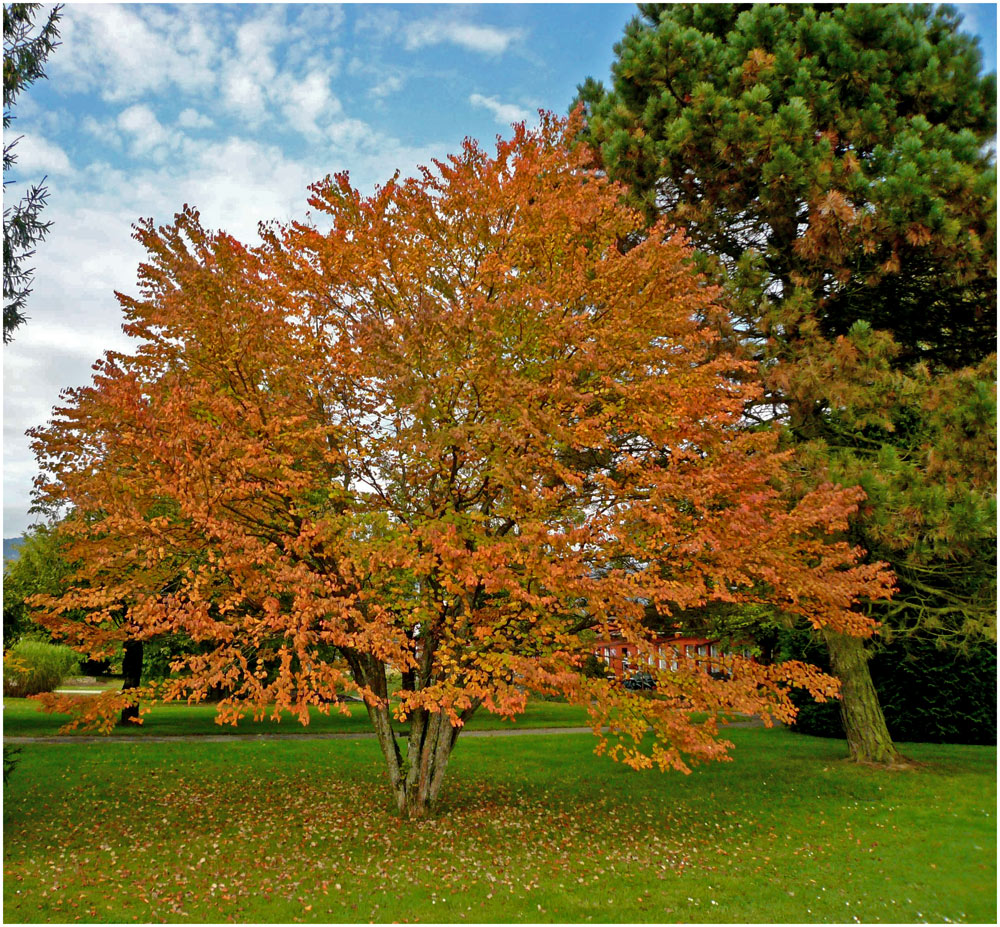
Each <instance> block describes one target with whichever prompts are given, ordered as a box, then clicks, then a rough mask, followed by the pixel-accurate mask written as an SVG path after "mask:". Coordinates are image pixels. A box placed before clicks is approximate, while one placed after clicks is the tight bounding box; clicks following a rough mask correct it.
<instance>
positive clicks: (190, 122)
mask: <svg viewBox="0 0 1000 927" xmlns="http://www.w3.org/2000/svg"><path fill="white" fill-rule="evenodd" d="M177 125H179V126H183V127H184V128H185V129H208V128H211V127H212V126H213V125H215V123H214V122H212V120H211V119H209V118H208V116H206V115H205V114H204V113H202V112H199V111H198V110H196V109H192V108H191V107H190V106H189V107H188V108H187V109H184V110H181V112H180V114H179V115H178V116H177Z"/></svg>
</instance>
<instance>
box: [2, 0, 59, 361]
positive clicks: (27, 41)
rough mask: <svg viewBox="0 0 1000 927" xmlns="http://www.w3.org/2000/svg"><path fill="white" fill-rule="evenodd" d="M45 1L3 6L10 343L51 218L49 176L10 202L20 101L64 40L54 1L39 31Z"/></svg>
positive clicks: (5, 275)
mask: <svg viewBox="0 0 1000 927" xmlns="http://www.w3.org/2000/svg"><path fill="white" fill-rule="evenodd" d="M39 9H40V4H37V3H10V4H4V8H3V130H4V146H3V174H4V180H3V186H4V203H5V206H4V211H3V340H4V343H5V344H6V343H7V342H8V341H10V339H11V337H12V336H13V332H14V329H15V328H17V327H18V326H19V325H20V324H21V323H22V322H24V321H25V315H24V308H25V304H26V302H27V299H28V295H29V294H30V293H31V279H32V274H33V269H32V268H30V267H27V266H26V262H27V261H29V260H30V259H31V258H32V257H33V256H34V253H35V245H36V244H37V243H38V242H40V241H42V240H43V239H44V238H45V235H46V233H47V232H48V230H49V227H50V225H51V222H42V221H41V219H40V218H39V215H40V213H41V211H42V208H43V207H44V206H45V201H46V199H47V197H48V190H47V189H46V187H45V181H44V178H43V180H42V182H41V183H38V184H35V185H33V186H29V187H28V188H27V191H26V192H25V194H24V196H23V197H22V198H21V199H20V200H19V201H18V202H17V203H15V204H14V205H12V206H7V205H6V202H7V185H8V183H9V181H8V180H7V172H8V171H9V170H11V169H13V167H14V165H15V163H16V162H17V157H16V155H15V153H14V146H15V145H16V144H17V141H18V139H17V138H16V137H15V138H12V139H11V140H10V141H8V130H9V129H10V126H11V123H12V122H13V120H14V113H13V109H14V103H15V101H16V100H17V97H18V96H19V95H20V93H21V92H22V91H23V90H25V89H26V88H27V87H29V86H31V84H33V83H34V82H35V81H36V80H38V79H39V78H42V77H44V76H45V71H44V68H43V66H44V64H45V59H46V58H47V57H48V56H49V54H50V52H51V51H52V50H53V49H54V48H55V47H56V46H57V45H58V44H59V42H57V41H56V40H57V39H58V37H59V29H58V25H57V24H58V22H59V14H60V11H61V10H62V7H61V6H56V7H54V8H53V9H52V10H51V12H50V13H49V15H48V17H47V19H46V21H45V24H44V25H43V26H41V28H39V29H38V30H37V32H36V30H35V24H34V18H35V14H36V13H37V11H38V10H39Z"/></svg>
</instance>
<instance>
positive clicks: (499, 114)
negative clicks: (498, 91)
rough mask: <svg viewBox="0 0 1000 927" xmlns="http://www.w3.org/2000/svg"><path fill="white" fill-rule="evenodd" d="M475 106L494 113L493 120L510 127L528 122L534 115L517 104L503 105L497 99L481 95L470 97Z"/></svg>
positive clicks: (474, 94)
mask: <svg viewBox="0 0 1000 927" xmlns="http://www.w3.org/2000/svg"><path fill="white" fill-rule="evenodd" d="M469 102H470V103H471V104H472V105H473V106H478V107H481V108H482V109H487V110H489V111H490V112H491V113H493V118H494V119H496V121H497V122H499V123H501V124H502V125H505V126H509V125H510V124H511V123H512V122H526V121H527V120H528V119H530V118H531V116H532V113H531V112H530V111H529V110H526V109H524V108H522V107H520V106H518V105H517V104H516V103H501V102H500V100H498V99H497V98H496V97H484V96H483V95H482V94H481V93H473V94H472V95H471V96H470V97H469Z"/></svg>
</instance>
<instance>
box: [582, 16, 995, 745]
mask: <svg viewBox="0 0 1000 927" xmlns="http://www.w3.org/2000/svg"><path fill="white" fill-rule="evenodd" d="M960 23H961V18H960V16H959V15H958V14H957V13H956V12H955V10H954V9H952V8H950V7H947V6H943V7H938V8H934V7H931V6H929V5H928V6H913V5H880V4H871V5H869V4H857V5H854V4H832V5H831V4H824V5H813V4H794V5H787V6H785V5H772V4H762V5H749V4H746V5H707V4H706V5H693V4H692V5H686V4H685V5H660V4H641V5H640V16H639V17H637V18H636V19H635V20H633V21H632V22H631V23H630V24H629V25H628V27H627V28H626V32H625V36H624V38H623V39H622V41H621V42H620V43H618V45H616V49H615V50H616V54H617V59H616V61H615V63H614V65H613V68H612V73H613V84H612V87H611V88H610V89H605V88H604V87H603V86H602V85H601V84H599V83H597V82H595V81H593V80H591V79H588V80H587V81H586V82H585V83H584V84H583V85H581V87H580V88H579V97H578V102H583V104H584V105H585V109H586V114H587V122H588V127H587V133H586V135H587V137H588V140H589V141H590V142H591V143H592V144H593V145H594V146H595V149H596V151H597V153H598V157H599V159H600V162H601V166H602V167H603V168H604V169H605V170H606V171H607V172H608V174H610V175H611V176H612V177H613V178H615V179H618V180H621V181H624V182H625V183H626V184H627V185H628V187H629V189H630V191H631V195H632V196H633V197H634V199H635V201H636V202H637V203H639V204H641V205H642V207H643V208H644V209H645V210H646V212H647V214H648V215H649V217H650V219H652V218H653V217H655V216H659V215H662V214H664V213H666V214H668V215H669V216H671V217H672V219H673V220H674V221H675V222H676V223H677V224H679V225H681V226H683V227H684V228H685V229H686V231H687V233H688V234H689V235H690V237H691V238H692V239H693V241H694V243H695V245H696V247H697V248H698V249H699V259H700V262H701V265H702V268H703V269H704V270H705V271H706V272H707V273H708V274H710V275H711V276H712V277H713V278H715V279H716V280H717V281H718V282H720V283H721V284H722V286H723V287H724V293H725V297H724V302H725V304H726V307H727V308H728V309H729V311H730V313H731V318H730V319H729V320H726V321H725V323H723V324H727V325H729V326H731V327H730V328H729V335H730V336H731V337H732V338H734V339H738V340H739V341H740V342H741V343H742V345H743V347H744V349H745V350H746V351H747V352H748V353H750V354H752V355H753V356H754V357H755V358H756V359H757V360H758V361H759V362H760V365H761V371H762V373H763V376H764V378H765V382H766V384H767V387H768V390H767V403H766V404H764V405H761V406H758V407H757V408H755V409H750V410H748V415H749V416H751V417H754V416H756V417H757V418H758V419H760V420H763V421H768V420H772V419H775V418H777V419H780V420H781V421H782V422H783V423H784V425H785V427H786V429H787V432H788V434H789V435H790V437H791V438H792V440H793V441H794V442H795V444H796V446H797V447H798V449H799V452H800V453H799V456H798V459H799V461H800V463H801V467H802V475H803V483H804V485H808V484H810V483H811V482H812V481H815V480H818V479H820V478H823V477H827V476H831V475H832V476H833V477H835V478H837V479H839V480H840V481H842V482H845V483H860V484H861V485H862V486H864V488H865V489H866V491H867V492H868V495H869V499H868V504H867V507H866V508H865V510H864V511H863V513H862V515H861V516H860V517H859V518H857V519H856V520H855V523H854V525H853V531H854V533H855V536H856V537H855V539H856V540H858V541H859V542H860V543H862V544H864V545H865V546H866V547H867V548H868V549H869V551H870V552H871V556H872V557H873V558H882V559H886V560H888V561H889V562H890V563H891V564H892V566H893V568H894V570H895V572H896V574H897V577H898V585H899V591H898V593H897V596H896V598H895V601H894V603H893V604H892V605H890V606H888V607H886V606H884V605H878V606H876V605H873V606H872V614H873V616H874V617H877V618H879V619H881V620H882V621H883V622H884V628H885V630H886V632H887V633H897V634H898V633H909V634H919V635H925V636H930V637H932V638H933V639H934V640H935V641H936V642H938V643H940V644H946V643H957V644H959V645H961V644H963V643H965V642H967V641H969V640H970V639H974V638H976V637H981V636H986V637H991V638H993V639H994V640H995V638H996V568H995V553H996V528H995V525H996V515H995V501H994V489H995V447H996V429H995V392H996V390H995V340H996V314H995V308H996V306H995V292H996V260H995V248H996V221H995V217H996V168H995V153H994V151H993V150H992V147H991V143H992V141H993V139H994V138H995V133H996V105H995V101H996V79H995V75H992V74H991V75H987V76H983V75H982V74H981V70H982V58H981V54H980V51H979V48H978V46H977V40H976V39H974V38H972V37H970V36H969V35H967V34H965V33H963V32H962V31H960ZM825 636H826V643H827V646H828V648H829V651H830V657H831V662H832V665H833V667H834V670H835V671H836V672H837V674H838V675H839V676H840V677H841V680H842V682H843V687H844V688H843V701H842V715H843V719H844V724H845V729H846V731H847V735H848V741H849V744H850V748H851V753H852V756H853V757H854V758H856V759H859V760H865V761H871V762H886V763H891V762H897V761H899V757H898V753H897V751H896V749H895V747H894V746H893V745H892V742H891V739H890V738H889V734H888V731H887V730H886V727H885V723H884V720H883V718H882V713H881V709H880V708H879V705H878V701H877V698H876V696H875V691H874V688H873V687H872V685H871V678H870V675H869V673H868V669H867V653H866V650H865V646H864V645H863V643H862V642H860V641H859V640H857V639H850V638H846V637H843V636H841V635H835V634H827V635H825Z"/></svg>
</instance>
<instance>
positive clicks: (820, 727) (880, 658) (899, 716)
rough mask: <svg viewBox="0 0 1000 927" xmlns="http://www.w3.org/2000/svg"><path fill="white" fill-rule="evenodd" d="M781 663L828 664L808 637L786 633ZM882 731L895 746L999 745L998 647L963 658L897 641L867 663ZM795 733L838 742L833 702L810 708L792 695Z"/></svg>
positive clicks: (972, 650)
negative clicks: (880, 712) (884, 728)
mask: <svg viewBox="0 0 1000 927" xmlns="http://www.w3.org/2000/svg"><path fill="white" fill-rule="evenodd" d="M783 644H784V646H785V654H784V655H785V657H786V658H791V657H793V656H794V657H796V658H798V659H807V660H809V661H810V662H812V663H816V664H817V665H820V666H823V667H824V668H827V667H828V666H829V661H828V659H827V656H826V654H825V652H824V649H823V648H822V646H821V645H819V644H817V643H816V641H815V639H814V638H812V636H811V635H807V634H803V633H801V632H799V633H797V634H786V635H784V637H783ZM868 665H869V668H870V670H871V675H872V681H873V682H874V684H875V689H876V691H877V692H878V697H879V701H880V703H881V705H882V710H883V712H884V713H885V720H886V725H887V726H888V728H889V733H890V734H891V735H892V737H893V739H894V740H899V741H910V742H926V743H957V744H995V743H996V742H997V699H996V688H997V647H996V644H991V643H980V644H978V645H973V646H970V647H969V648H968V649H967V650H966V651H965V652H958V651H956V650H954V649H951V648H945V649H942V648H939V647H935V646H934V645H933V644H931V643H927V642H919V641H906V640H902V639H900V640H896V641H893V642H892V643H889V644H884V645H883V646H881V647H879V648H878V649H877V650H876V651H875V652H874V655H873V656H872V658H871V660H870V661H869V664H868ZM793 701H795V702H796V704H797V705H798V706H799V715H798V718H797V719H796V724H795V730H798V731H800V732H801V733H803V734H813V735H815V736H817V737H841V738H842V737H843V736H844V728H843V725H842V723H841V720H840V707H839V703H837V702H826V703H820V702H814V701H813V700H812V699H811V698H810V697H809V696H808V695H807V694H805V693H802V692H798V693H796V694H795V696H794V697H793Z"/></svg>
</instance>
